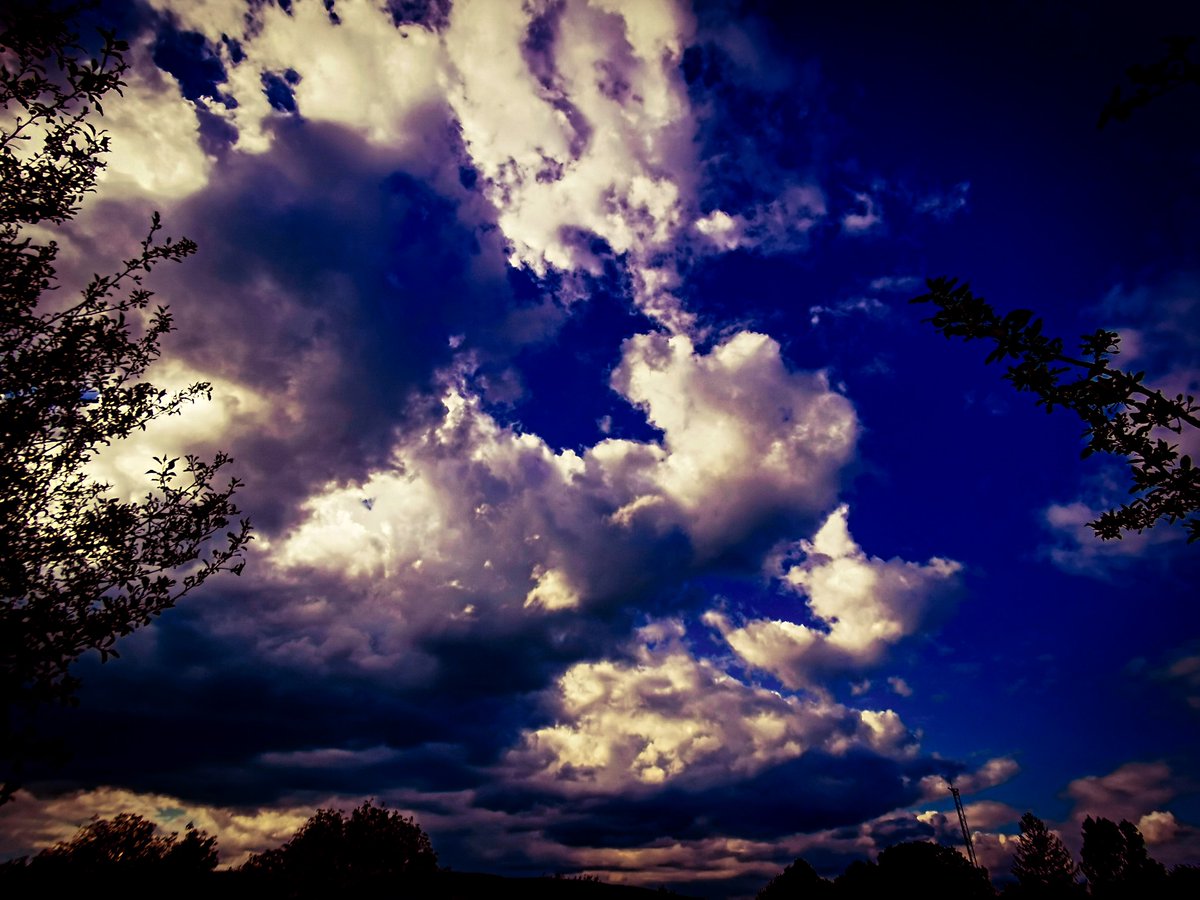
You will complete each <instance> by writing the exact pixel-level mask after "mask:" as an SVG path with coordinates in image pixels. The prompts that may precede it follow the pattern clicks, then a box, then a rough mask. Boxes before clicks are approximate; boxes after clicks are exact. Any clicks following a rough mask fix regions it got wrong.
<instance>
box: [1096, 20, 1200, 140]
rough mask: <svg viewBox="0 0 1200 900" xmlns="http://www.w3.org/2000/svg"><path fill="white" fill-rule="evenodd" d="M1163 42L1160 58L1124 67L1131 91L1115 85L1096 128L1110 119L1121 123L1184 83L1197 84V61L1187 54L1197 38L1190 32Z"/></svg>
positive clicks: (1199, 73) (1199, 80)
mask: <svg viewBox="0 0 1200 900" xmlns="http://www.w3.org/2000/svg"><path fill="white" fill-rule="evenodd" d="M1166 43H1167V52H1166V55H1165V56H1164V57H1163V58H1162V59H1160V60H1157V61H1156V62H1153V63H1150V64H1149V65H1135V66H1130V67H1129V68H1128V69H1126V71H1125V74H1127V75H1128V76H1129V81H1130V82H1131V83H1132V85H1133V92H1132V93H1130V94H1128V95H1127V94H1125V93H1124V92H1123V91H1122V90H1121V86H1120V85H1117V86H1116V87H1114V88H1113V91H1112V94H1111V95H1110V96H1109V98H1108V102H1107V103H1105V104H1104V108H1103V109H1101V110H1100V121H1099V123H1098V126H1097V127H1099V128H1103V127H1104V126H1105V125H1107V124H1108V122H1109V121H1110V120H1112V119H1116V120H1117V121H1119V122H1124V121H1126V120H1127V119H1128V118H1129V117H1130V116H1131V115H1132V114H1133V111H1134V110H1135V109H1138V108H1139V107H1142V106H1145V105H1146V104H1148V103H1149V102H1150V101H1152V100H1153V99H1154V98H1155V97H1161V96H1162V95H1163V94H1167V93H1170V92H1171V91H1174V90H1177V89H1178V88H1181V87H1183V86H1184V85H1187V84H1193V85H1198V86H1200V62H1196V61H1194V60H1192V59H1191V58H1190V57H1189V56H1188V54H1189V52H1190V50H1191V46H1192V44H1194V43H1196V38H1195V37H1194V36H1191V35H1188V36H1178V35H1177V36H1175V37H1170V38H1167V41H1166Z"/></svg>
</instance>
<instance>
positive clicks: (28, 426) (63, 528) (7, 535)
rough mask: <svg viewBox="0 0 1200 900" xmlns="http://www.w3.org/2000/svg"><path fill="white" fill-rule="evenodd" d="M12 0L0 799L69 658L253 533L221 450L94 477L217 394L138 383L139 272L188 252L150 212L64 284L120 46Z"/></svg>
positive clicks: (3, 97)
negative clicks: (101, 262) (125, 251)
mask: <svg viewBox="0 0 1200 900" xmlns="http://www.w3.org/2000/svg"><path fill="white" fill-rule="evenodd" d="M13 6H14V4H9V5H6V6H5V11H4V12H2V13H0V17H2V19H0V28H2V30H0V51H2V55H0V62H2V67H0V105H2V106H3V107H4V110H5V113H6V117H5V122H4V127H3V128H2V129H0V695H2V696H3V698H4V700H3V714H2V717H0V760H3V764H4V768H5V771H4V772H3V787H2V788H0V803H3V802H4V801H5V800H7V799H9V798H10V797H11V796H12V793H13V791H14V790H15V789H16V787H17V785H18V782H19V780H20V778H21V775H22V772H23V769H24V765H25V763H26V762H27V761H28V760H30V759H36V758H38V757H40V756H44V755H45V754H46V753H47V751H48V749H49V745H48V743H47V742H46V741H45V740H43V739H41V738H39V736H38V731H37V722H36V719H37V713H38V712H39V710H40V709H42V708H44V707H45V706H46V705H47V704H61V703H65V702H69V701H70V700H71V698H72V695H73V692H74V690H75V688H76V686H77V683H76V680H75V679H74V678H73V677H72V676H71V674H70V672H69V668H70V666H71V664H72V663H73V662H74V661H75V660H77V659H78V658H79V657H80V656H81V655H83V654H84V653H85V652H87V651H89V650H97V651H99V653H100V656H101V659H102V660H105V659H107V657H109V656H116V655H117V654H116V651H115V650H114V649H113V644H114V642H115V641H116V639H117V638H118V637H121V636H123V635H127V634H129V633H130V632H132V631H133V630H135V629H136V628H139V627H141V626H143V625H146V624H147V623H149V622H150V621H151V620H152V619H153V618H154V617H155V616H157V615H159V614H160V613H161V612H163V611H164V610H165V609H167V608H169V607H171V606H173V605H174V604H175V603H176V601H178V600H179V598H180V597H181V596H183V595H184V594H186V593H188V592H189V591H191V590H193V589H194V588H196V587H198V586H199V585H200V584H202V583H203V582H204V581H205V580H206V579H207V578H208V577H209V576H211V575H212V574H214V573H215V572H218V571H222V570H229V571H233V572H235V573H239V572H240V571H241V569H242V566H243V565H244V560H243V550H244V548H245V546H246V544H247V542H248V541H249V540H250V537H251V535H250V524H249V522H248V520H245V519H241V520H240V521H238V519H239V516H240V512H239V510H238V508H237V506H236V505H235V504H234V503H233V500H232V496H233V494H234V492H235V491H236V489H237V488H238V487H239V486H240V482H238V481H237V480H236V479H234V480H231V481H229V482H228V483H227V484H226V485H225V486H224V487H222V486H219V485H218V483H217V480H218V474H219V472H220V470H221V469H222V468H223V467H224V466H225V465H226V464H227V463H228V462H229V461H230V460H229V457H228V456H226V455H225V454H217V456H216V458H215V459H214V460H213V461H212V462H205V461H204V460H202V459H200V458H198V457H195V456H190V455H189V456H187V457H186V458H185V460H184V461H183V462H182V464H181V462H180V460H178V459H167V458H165V457H164V458H162V459H156V460H155V461H154V467H153V468H152V469H151V470H150V471H149V472H148V473H147V474H149V475H150V476H151V483H152V490H151V491H150V492H149V493H148V494H147V495H146V497H145V499H144V500H143V501H142V502H140V503H139V502H125V501H123V500H121V499H119V498H117V497H114V496H113V495H112V494H111V491H110V487H109V485H107V484H105V483H103V482H100V481H98V480H96V479H94V478H93V477H92V476H91V474H90V473H89V464H90V463H91V461H92V459H93V458H94V457H95V455H96V453H97V451H98V450H99V449H100V448H102V447H104V446H107V445H109V444H112V443H113V442H116V441H119V440H120V439H122V438H124V437H127V436H128V435H129V434H130V433H131V432H132V431H134V430H135V429H144V428H145V427H146V424H147V423H148V422H150V421H151V420H153V419H157V418H159V417H162V416H168V415H175V414H178V413H179V412H181V410H182V408H183V407H184V406H185V405H186V404H189V403H193V402H195V401H196V400H197V399H199V398H201V397H207V396H209V394H210V390H211V388H210V386H209V385H208V384H204V383H198V384H193V385H192V386H190V387H188V388H186V389H185V390H183V391H180V392H178V393H175V394H168V393H167V392H166V391H163V390H160V389H158V388H156V387H155V386H154V385H153V384H152V383H151V382H149V381H147V380H146V379H145V377H144V376H145V373H146V371H147V369H148V367H149V366H150V364H151V363H152V362H154V360H155V359H157V358H158V356H159V353H160V347H159V344H160V341H161V339H162V338H163V337H164V336H165V335H166V334H167V333H168V332H170V331H171V330H172V328H173V326H172V320H171V316H170V313H169V312H168V310H167V309H166V308H165V307H163V306H157V307H155V308H154V309H151V308H150V300H151V297H152V296H153V295H152V293H151V292H150V291H148V290H146V289H145V288H144V287H143V286H142V282H143V277H144V276H145V275H146V274H147V273H149V272H150V271H151V269H153V268H154V267H156V266H157V265H159V264H160V263H163V262H178V261H180V260H182V259H184V258H185V257H187V256H189V255H191V254H192V253H193V252H194V251H195V249H196V247H195V244H193V243H192V242H191V241H189V240H186V239H182V240H178V241H173V240H172V239H171V238H166V239H161V238H160V237H159V236H158V233H159V231H160V229H161V225H160V221H159V217H158V214H157V213H155V214H154V215H153V218H152V223H151V225H150V229H149V233H148V234H147V236H146V239H145V240H144V241H143V242H142V244H141V247H140V250H139V251H138V252H137V253H136V254H135V255H134V256H132V257H131V258H130V259H128V260H126V261H125V262H124V264H123V265H121V266H119V267H118V268H117V269H116V271H115V272H114V273H113V274H110V275H99V274H98V275H94V276H93V277H92V279H91V281H89V282H88V283H87V285H86V286H85V287H84V288H83V289H82V291H81V293H80V295H79V296H78V297H76V298H69V297H67V296H64V295H60V294H58V293H57V292H56V291H57V288H58V283H57V278H56V272H55V261H56V257H57V253H58V245H57V243H56V242H55V241H53V240H49V241H46V240H45V238H44V235H45V234H46V232H47V230H48V229H50V228H52V227H54V226H61V225H62V224H63V223H65V222H66V221H68V220H69V219H71V218H72V217H73V216H74V215H75V214H76V213H77V212H78V210H79V205H80V203H81V202H82V200H83V197H84V195H85V194H87V193H88V192H90V191H92V190H93V189H94V185H95V181H96V176H97V173H98V171H99V170H100V169H101V168H102V166H103V160H102V156H103V154H104V152H105V151H106V150H107V149H108V137H107V136H106V135H105V134H104V133H103V132H102V131H99V130H98V129H97V128H96V126H95V125H94V124H92V122H91V121H90V119H91V118H92V116H93V114H97V115H99V114H102V107H101V101H102V100H106V99H107V97H108V95H110V94H111V93H112V92H116V93H118V94H119V93H120V92H121V87H122V85H123V84H124V81H123V80H122V75H123V74H124V73H125V72H126V71H127V69H128V64H127V63H126V61H125V58H124V54H125V53H126V51H127V50H128V47H127V45H126V44H125V43H124V42H122V41H119V40H117V39H116V38H115V36H114V35H112V34H111V33H103V32H102V33H101V38H102V41H103V44H102V47H101V49H100V50H99V52H98V54H97V55H96V56H94V57H93V56H91V55H90V54H89V53H88V52H87V51H86V50H85V49H84V48H83V46H82V45H81V43H80V41H79V38H78V35H76V34H73V33H72V32H71V31H70V30H69V29H68V27H67V24H66V22H65V20H64V19H63V17H62V16H61V15H59V14H56V13H55V12H53V11H49V10H47V9H43V8H42V7H41V6H39V5H30V6H26V7H24V8H20V9H14V8H12V7H13ZM227 529H228V530H227ZM221 532H225V539H224V541H223V542H221V543H217V544H215V545H214V544H213V543H212V542H211V540H210V539H212V538H213V537H214V536H215V535H217V534H219V533H221Z"/></svg>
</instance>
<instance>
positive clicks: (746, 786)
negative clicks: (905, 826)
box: [478, 751, 928, 847]
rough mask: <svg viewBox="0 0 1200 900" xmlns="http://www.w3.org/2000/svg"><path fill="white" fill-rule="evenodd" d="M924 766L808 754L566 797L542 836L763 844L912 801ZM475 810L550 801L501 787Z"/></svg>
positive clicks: (571, 841)
mask: <svg viewBox="0 0 1200 900" xmlns="http://www.w3.org/2000/svg"><path fill="white" fill-rule="evenodd" d="M927 767H928V762H927V761H915V762H912V763H905V762H900V761H897V760H894V759H891V758H888V757H884V756H879V755H876V754H872V753H869V752H863V751H854V752H851V753H848V754H846V755H844V756H834V755H830V754H827V753H822V752H816V751H810V752H807V753H805V754H803V755H802V756H800V757H797V758H796V759H793V760H790V761H788V762H785V763H783V764H781V765H777V766H772V767H769V768H767V769H764V770H763V771H761V772H759V773H757V774H756V775H754V776H753V777H749V778H731V779H728V780H725V781H722V782H721V783H719V784H711V785H707V786H704V787H697V788H693V789H683V788H677V787H667V788H664V789H662V790H660V791H654V792H652V793H648V794H644V795H643V796H638V797H635V796H628V797H593V798H590V799H589V798H584V799H580V798H575V799H573V801H572V803H571V805H570V807H569V809H563V811H562V814H561V817H560V818H559V820H558V821H555V822H552V823H550V824H549V825H547V826H546V834H547V836H549V837H551V838H553V839H554V840H556V841H560V842H562V843H563V844H566V845H568V846H573V847H636V846H642V845H644V844H647V843H650V842H652V841H654V840H657V839H662V838H672V839H675V840H681V841H688V840H699V839H703V838H706V837H710V836H712V835H726V836H730V837H738V838H746V839H751V840H771V839H775V838H779V837H782V836H785V835H790V834H798V833H806V832H815V831H821V830H824V829H830V828H837V827H839V826H843V825H854V824H857V823H859V822H862V821H865V820H867V819H871V818H873V817H876V816H879V815H881V814H883V813H885V812H887V811H888V810H892V809H896V808H898V807H901V806H905V805H907V804H909V803H913V802H915V801H916V800H917V799H918V791H917V789H916V786H915V779H914V778H913V775H914V774H916V773H917V772H922V771H924V770H925V769H926V768H927ZM478 803H479V804H480V805H482V806H485V807H488V808H492V809H501V810H505V811H508V812H518V811H531V810H535V809H538V808H543V809H552V808H554V807H555V805H556V804H555V797H554V795H551V794H547V793H544V792H536V791H523V790H521V789H520V788H519V787H517V786H515V785H511V784H510V785H495V786H490V787H486V788H484V789H482V790H481V791H480V792H479V794H478Z"/></svg>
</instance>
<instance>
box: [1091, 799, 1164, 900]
mask: <svg viewBox="0 0 1200 900" xmlns="http://www.w3.org/2000/svg"><path fill="white" fill-rule="evenodd" d="M1079 856H1080V859H1081V860H1082V863H1081V865H1080V868H1081V869H1082V870H1083V874H1084V876H1085V877H1086V878H1087V880H1088V886H1089V888H1090V889H1091V893H1092V896H1093V897H1103V898H1117V900H1124V898H1129V900H1134V898H1139V897H1155V896H1158V895H1159V893H1160V892H1161V890H1162V888H1163V885H1164V883H1165V881H1166V877H1167V872H1166V869H1165V868H1164V867H1163V865H1162V863H1160V862H1157V861H1156V860H1154V859H1151V857H1150V854H1149V853H1148V852H1147V851H1146V841H1145V838H1143V837H1142V833H1141V832H1140V831H1138V830H1137V828H1136V827H1135V826H1134V825H1133V824H1132V823H1131V822H1128V821H1126V820H1124V819H1122V820H1121V823H1120V824H1119V825H1117V824H1114V823H1113V821H1112V820H1111V819H1104V818H1096V819H1093V818H1092V817H1091V816H1088V817H1087V818H1086V819H1084V820H1083V849H1082V850H1081V851H1080V853H1079Z"/></svg>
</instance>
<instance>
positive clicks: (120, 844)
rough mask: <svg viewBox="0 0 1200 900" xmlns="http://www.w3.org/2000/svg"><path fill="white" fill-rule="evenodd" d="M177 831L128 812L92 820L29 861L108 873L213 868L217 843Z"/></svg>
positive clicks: (204, 836)
mask: <svg viewBox="0 0 1200 900" xmlns="http://www.w3.org/2000/svg"><path fill="white" fill-rule="evenodd" d="M178 837H179V833H178V832H172V833H171V834H169V835H160V834H158V826H157V825H156V824H155V823H154V822H152V821H150V820H149V819H144V818H142V817H141V816H138V815H134V814H133V813H121V814H119V815H118V816H116V818H113V819H101V818H99V817H93V818H92V821H91V822H89V823H88V824H87V825H84V826H83V827H82V828H80V829H79V831H77V832H76V833H75V836H74V837H72V838H71V839H70V840H69V841H60V842H59V843H57V844H55V845H54V846H53V847H49V848H47V849H45V850H43V851H42V852H41V853H39V854H38V855H37V856H35V857H34V858H33V863H32V865H33V866H34V867H35V868H47V869H58V870H64V869H71V870H76V871H82V872H84V873H86V872H93V873H94V872H98V871H104V870H112V869H123V870H133V869H137V870H142V871H159V872H167V871H169V872H171V873H172V874H177V875H187V874H197V873H201V872H211V871H212V870H213V869H215V868H216V866H217V846H216V845H217V839H216V838H215V837H210V836H209V835H208V833H207V832H205V831H202V830H198V829H196V828H194V827H193V826H192V825H191V824H190V823H189V824H188V826H187V830H186V833H185V835H184V838H183V840H182V841H180V840H178Z"/></svg>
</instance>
